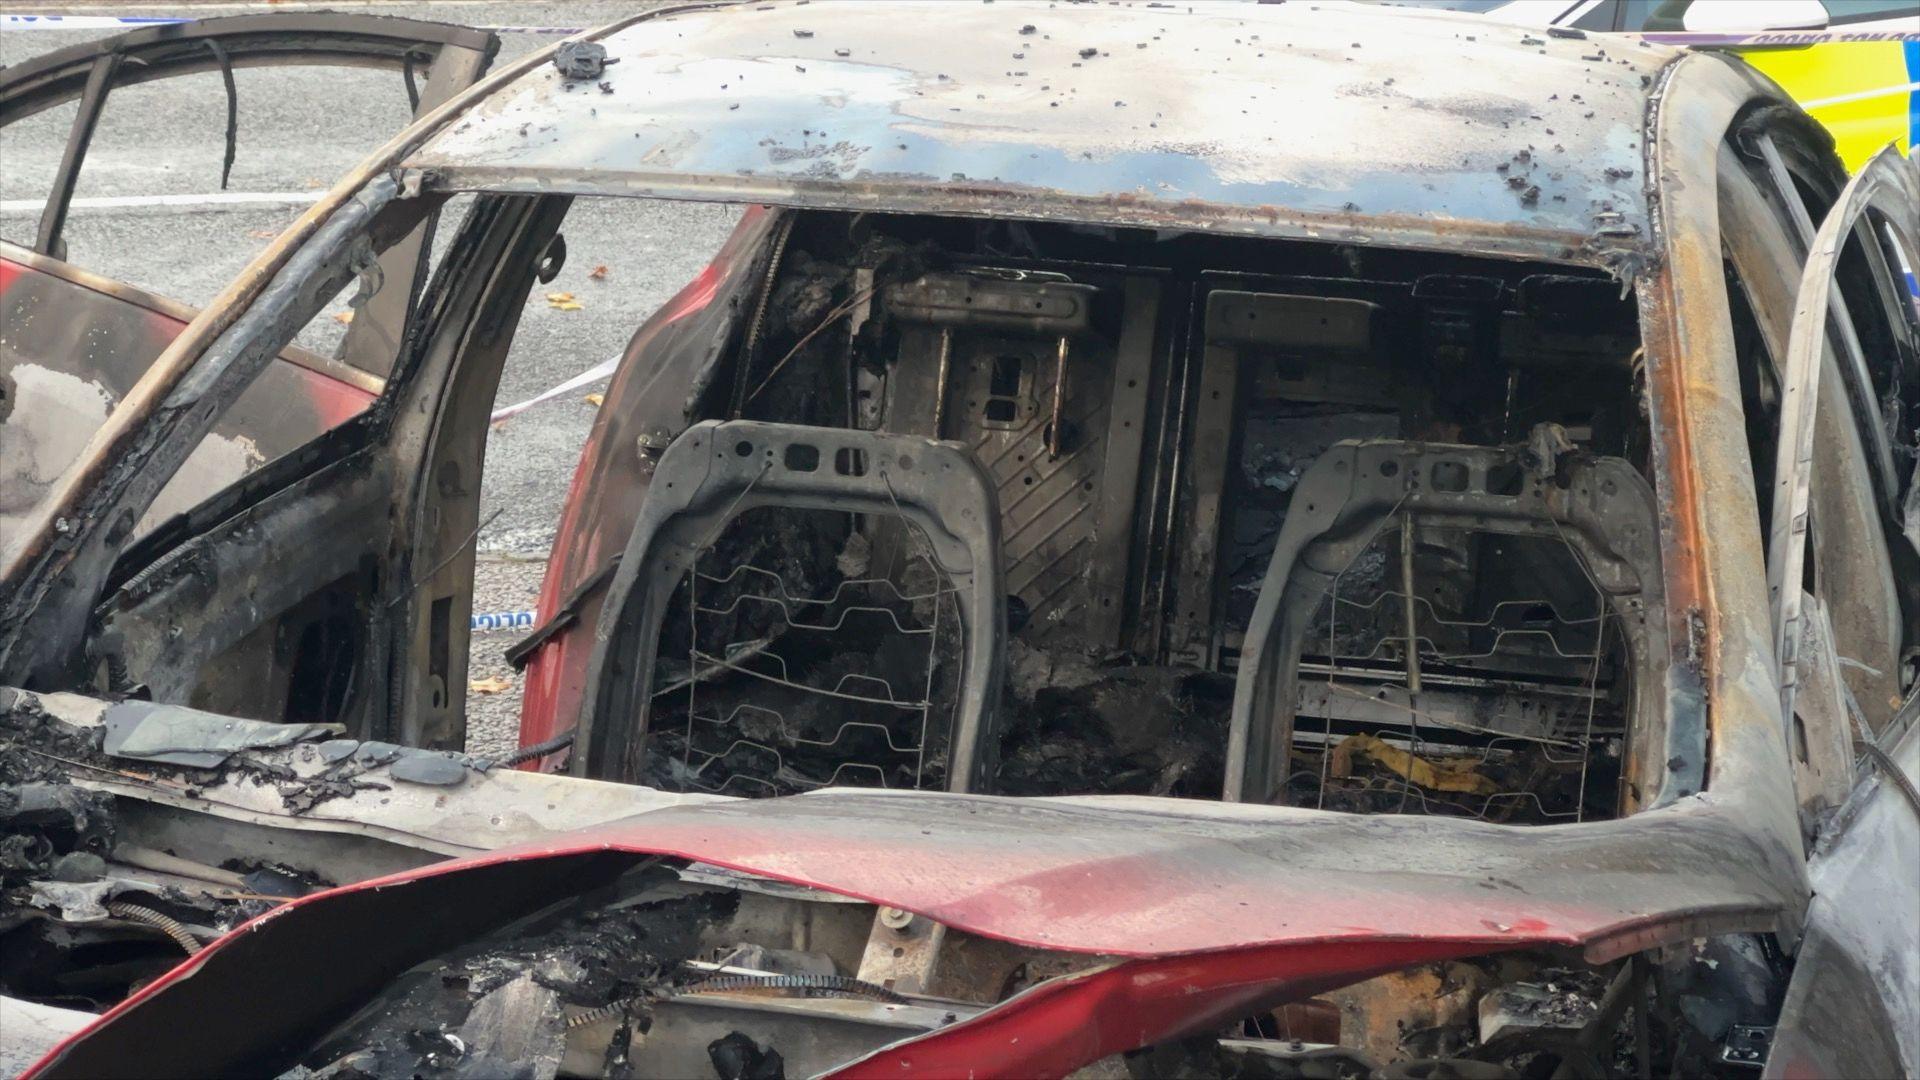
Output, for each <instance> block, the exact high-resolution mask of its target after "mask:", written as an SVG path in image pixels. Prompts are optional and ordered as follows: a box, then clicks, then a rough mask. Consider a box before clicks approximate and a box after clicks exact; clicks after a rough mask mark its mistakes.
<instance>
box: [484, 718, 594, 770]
mask: <svg viewBox="0 0 1920 1080" xmlns="http://www.w3.org/2000/svg"><path fill="white" fill-rule="evenodd" d="M578 733H579V729H577V728H576V729H574V730H573V731H566V732H562V733H560V734H558V735H555V736H554V737H553V738H551V739H547V740H545V741H544V742H537V743H534V744H533V745H532V746H523V747H521V748H520V749H518V750H515V751H514V752H513V753H511V754H508V755H507V756H506V757H503V758H501V759H500V760H499V761H497V762H495V763H494V767H495V768H500V769H511V768H513V767H514V766H515V765H524V764H526V763H527V762H529V761H532V760H534V759H535V758H543V757H546V756H547V755H548V754H553V753H558V752H559V751H561V750H565V749H566V748H567V747H569V746H572V745H573V737H574V736H575V735H576V734H578Z"/></svg>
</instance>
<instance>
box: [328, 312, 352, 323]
mask: <svg viewBox="0 0 1920 1080" xmlns="http://www.w3.org/2000/svg"><path fill="white" fill-rule="evenodd" d="M333 321H334V322H337V323H339V324H340V325H341V326H346V325H347V324H349V323H351V322H353V312H351V311H336V312H334V313H333Z"/></svg>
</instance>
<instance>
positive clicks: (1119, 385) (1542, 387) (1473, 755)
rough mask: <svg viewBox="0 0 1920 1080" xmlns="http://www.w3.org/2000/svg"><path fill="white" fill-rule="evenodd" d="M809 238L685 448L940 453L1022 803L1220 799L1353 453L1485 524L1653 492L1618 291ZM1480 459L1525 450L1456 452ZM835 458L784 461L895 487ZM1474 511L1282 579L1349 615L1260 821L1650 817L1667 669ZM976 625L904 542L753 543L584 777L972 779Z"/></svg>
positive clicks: (1449, 264) (675, 622)
mask: <svg viewBox="0 0 1920 1080" xmlns="http://www.w3.org/2000/svg"><path fill="white" fill-rule="evenodd" d="M789 220H790V224H789V225H787V226H786V227H787V229H788V232H787V233H786V235H785V236H784V238H783V239H782V240H781V241H780V242H779V244H778V246H777V247H776V251H777V254H776V256H775V263H774V265H773V267H772V268H771V270H770V272H769V276H768V285H767V288H766V289H765V291H764V294H763V296H762V297H760V298H759V299H758V301H757V303H758V305H759V308H758V310H757V311H756V312H755V313H754V318H753V320H752V321H751V322H750V323H749V324H748V327H747V329H746V332H745V334H744V339H743V340H742V341H741V342H739V343H738V347H737V348H736V350H735V352H734V355H733V357H732V361H731V364H730V369H729V370H725V371H723V373H722V376H721V378H719V379H717V380H715V382H714V384H713V385H712V387H711V388H710V389H709V391H708V392H707V393H706V395H705V397H704V398H703V399H702V400H700V401H699V402H698V403H697V406H698V409H697V411H698V417H697V418H715V419H745V420H759V421H774V422H780V423H786V424H799V425H809V426H813V427H819V428H839V429H848V428H852V429H858V430H863V431H878V432H890V433H898V434H902V435H918V436H925V437H933V438H939V439H944V440H952V441H957V442H959V443H962V444H964V445H965V446H966V447H968V448H969V450H970V451H971V452H972V454H973V455H974V456H975V457H976V458H977V460H978V462H979V463H980V465H981V466H982V467H984V469H985V470H986V471H987V473H988V474H989V475H990V476H991V479H992V483H993V486H994V487H995V488H996V489H997V498H998V508H997V512H998V516H999V522H998V525H999V535H1000V546H1001V551H1002V555H1003V560H1002V561H1003V567H1004V570H1003V572H1004V583H1005V588H1006V592H1007V594H1008V596H1007V609H1008V612H1007V617H1006V631H1007V636H1006V640H1005V647H1006V656H1007V659H1006V671H1005V678H1004V690H1003V692H1002V694H1001V695H1000V700H999V711H998V716H997V726H989V730H990V731H994V732H996V733H995V734H994V735H992V736H991V738H992V739H993V742H994V743H995V745H994V746H991V747H988V748H986V749H987V752H988V753H990V754H992V755H993V756H994V757H995V758H997V765H996V766H995V767H994V768H993V770H992V772H991V790H992V791H994V792H996V793H1000V794H1016V795H1040V794H1078V793H1141V794H1155V795H1177V796H1187V797H1194V798H1219V797H1221V794H1222V790H1223V772H1224V769H1225V768H1226V753H1227V746H1228V742H1229V737H1228V729H1229V723H1230V719H1229V718H1230V714H1231V712H1232V709H1233V703H1234V697H1235V682H1236V675H1237V673H1238V669H1239V666H1240V656H1241V652H1242V647H1243V644H1244V643H1245V642H1246V641H1247V640H1248V637H1249V632H1250V630H1251V629H1254V626H1253V624H1254V623H1255V622H1256V620H1257V619H1259V618H1261V615H1260V613H1259V612H1258V611H1257V610H1256V609H1257V607H1258V598H1259V596H1260V593H1261V590H1262V587H1263V581H1264V580H1265V579H1266V578H1267V577H1268V576H1269V573H1270V563H1272V562H1273V560H1274V553H1275V548H1276V541H1277V539H1278V538H1279V536H1280V535H1281V533H1282V531H1283V525H1284V524H1285V523H1286V521H1287V520H1288V517H1289V514H1290V512H1291V511H1293V510H1294V509H1295V505H1296V503H1297V502H1298V501H1299V496H1298V493H1299V491H1300V490H1301V488H1302V483H1303V478H1305V477H1307V476H1308V474H1309V472H1310V470H1312V469H1313V467H1314V466H1315V464H1316V462H1319V461H1322V460H1323V458H1324V457H1325V456H1326V455H1327V451H1328V449H1329V448H1330V447H1333V446H1334V445H1335V444H1338V443H1342V442H1343V441H1349V440H1361V441H1374V442H1378V441H1381V440H1386V441H1389V442H1390V443H1391V444H1394V449H1393V453H1394V454H1395V455H1397V456H1396V457H1395V460H1394V461H1387V462H1383V463H1382V464H1381V465H1380V466H1379V472H1380V473H1381V474H1382V475H1383V476H1385V477H1388V478H1392V476H1393V470H1394V469H1397V468H1399V467H1400V465H1399V464H1398V463H1399V462H1405V463H1406V467H1407V468H1408V469H1409V474H1408V475H1406V476H1404V477H1403V478H1399V479H1395V480H1394V481H1393V482H1394V483H1404V484H1405V486H1406V488H1407V490H1409V491H1419V490H1421V489H1423V488H1425V489H1427V490H1430V491H1432V492H1435V493H1451V492H1458V493H1460V494H1461V496H1462V498H1463V499H1469V500H1471V499H1472V498H1480V499H1483V500H1484V499H1488V498H1499V497H1503V496H1509V495H1516V494H1518V493H1520V492H1521V491H1522V490H1523V489H1528V488H1531V489H1533V490H1535V491H1538V490H1539V489H1540V488H1541V487H1542V486H1543V485H1556V484H1557V485H1559V486H1560V487H1562V488H1565V487H1567V486H1569V484H1572V483H1575V482H1576V481H1577V477H1576V476H1575V474H1576V473H1577V472H1578V469H1577V467H1576V466H1577V464H1578V463H1580V462H1593V461H1596V460H1602V461H1604V460H1611V461H1612V462H1613V463H1614V464H1616V465H1618V464H1620V463H1622V462H1624V463H1625V464H1627V465H1630V466H1631V470H1632V472H1633V473H1635V474H1636V476H1635V479H1637V477H1638V476H1639V475H1644V473H1645V471H1646V455H1647V440H1646V435H1645V427H1644V420H1643V416H1642V413H1641V410H1640V400H1641V398H1640V389H1641V388H1640V386H1639V378H1640V373H1639V371H1638V370H1637V368H1636V358H1637V344H1638V332H1637V326H1636V322H1635V309H1634V306H1633V304H1632V303H1631V301H1629V300H1628V299H1626V298H1624V297H1623V296H1622V293H1621V290H1620V288H1619V286H1618V284H1617V283H1616V282H1614V281H1612V280H1610V279H1608V278H1606V277H1605V276H1603V275H1600V274H1596V273H1586V272H1581V271H1577V270H1571V269H1568V268H1564V267H1555V266H1544V265H1529V264H1524V263H1515V262H1498V261H1491V260H1477V259H1469V258H1461V257H1453V256H1444V255H1433V254H1419V253H1410V252H1405V251H1389V250H1381V249H1374V248H1364V247H1336V246H1330V245H1323V244H1306V243H1298V244H1283V243H1276V242H1271V241H1248V240H1240V239H1236V238H1228V237H1216V236H1207V235H1201V234H1195V233H1177V234H1156V233H1153V232H1149V231H1137V230H1136V231H1128V230H1114V229H1090V228H1078V227H1065V226H1052V225H1044V224H1022V223H1016V222H1004V221H992V222H977V221H963V220H950V219H927V218H901V217H880V216H871V215H859V216H848V215H842V214H810V213H802V214H796V215H793V216H792V217H791V218H790V219H789ZM742 445H743V446H744V445H745V444H744V443H743V444H742ZM1463 447H1505V448H1510V450H1511V452H1510V453H1509V454H1507V455H1506V456H1500V455H1495V456H1494V457H1493V458H1491V459H1488V460H1491V461H1492V464H1491V465H1488V466H1486V467H1485V468H1484V469H1483V468H1481V467H1479V466H1470V465H1469V463H1467V462H1465V461H1464V460H1462V461H1452V460H1448V454H1447V453H1446V451H1450V450H1459V449H1461V448H1463ZM742 452H743V453H744V452H746V451H745V450H743V451H742ZM807 452H808V453H809V454H811V453H812V451H811V450H808V451H807ZM835 458H836V459H835V460H832V461H800V462H795V461H793V460H787V461H785V462H784V463H783V464H784V465H785V466H786V467H788V468H799V469H811V468H818V469H822V470H827V469H831V470H833V471H835V472H837V473H839V474H841V475H849V474H859V473H862V472H864V471H865V470H866V469H868V468H869V467H871V463H868V462H864V461H862V460H859V455H858V454H849V453H847V452H841V453H839V454H837V455H835ZM1329 467H1330V468H1333V467H1336V466H1329ZM1337 467H1340V468H1344V465H1341V466H1337ZM1416 473H1417V475H1415V474H1416ZM1578 482H1584V481H1578ZM1606 483H1607V485H1608V486H1609V488H1611V487H1612V485H1613V481H1611V480H1609V481H1606ZM1403 502H1404V499H1403ZM1457 509H1460V510H1461V511H1462V512H1461V513H1457V514H1455V515H1453V516H1452V517H1449V518H1447V519H1445V520H1427V519H1426V518H1424V517H1423V516H1421V515H1418V514H1416V513H1414V512H1413V510H1412V509H1411V507H1410V506H1407V507H1400V506H1397V505H1396V506H1390V507H1387V508H1386V512H1385V513H1384V514H1383V515H1379V516H1380V517H1381V518H1382V520H1380V521H1376V522H1374V523H1373V525H1372V528H1373V529H1374V531H1373V532H1372V533H1371V534H1370V535H1368V536H1365V537H1363V538H1362V539H1361V540H1360V542H1359V543H1360V547H1359V551H1358V554H1357V555H1354V556H1352V557H1351V558H1350V559H1348V560H1347V561H1345V562H1343V563H1342V564H1341V565H1337V566H1311V565H1308V564H1311V563H1312V562H1313V557H1312V550H1309V552H1308V553H1307V557H1306V558H1304V560H1303V561H1302V563H1301V565H1300V566H1298V567H1296V568H1295V570H1296V571H1298V572H1299V573H1310V574H1319V575H1320V576H1321V577H1323V578H1328V579H1330V584H1329V585H1328V587H1327V588H1326V589H1325V595H1324V597H1322V598H1321V599H1320V600H1319V601H1318V602H1317V604H1316V605H1315V606H1314V608H1313V614H1312V616H1311V620H1310V622H1309V623H1308V624H1307V625H1306V626H1304V627H1297V628H1295V631H1296V632H1295V633H1294V634H1293V635H1292V637H1293V638H1296V639H1297V640H1298V642H1299V644H1298V655H1297V657H1295V658H1293V659H1292V660H1291V661H1290V664H1289V671H1290V672H1292V674H1291V677H1290V678H1289V679H1288V680H1287V682H1288V686H1289V688H1290V692H1289V697H1290V700H1289V701H1287V702H1285V703H1283V704H1282V706H1281V707H1280V709H1279V710H1278V711H1281V712H1290V714H1291V716H1290V723H1283V724H1282V727H1284V728H1286V729H1287V730H1288V731H1289V733H1290V734H1289V737H1288V738H1286V739H1285V740H1284V741H1285V742H1286V744H1287V745H1286V747H1285V749H1284V750H1283V751H1282V752H1281V753H1283V755H1284V760H1285V766H1284V776H1283V777H1276V779H1275V781H1274V783H1273V785H1272V787H1271V789H1270V790H1269V792H1268V794H1266V795H1265V796H1264V797H1265V798H1268V799H1269V800H1270V801H1281V802H1289V803H1292V804H1295V805H1306V806H1322V807H1326V808H1329V809H1339V810H1347V811H1355V812H1409V813H1434V814H1450V815H1466V816H1473V817H1479V818H1485V819H1488V820H1496V821H1505V822H1513V823H1545V822H1552V821H1563V820H1564V821H1571V820H1576V819H1581V818H1588V819H1591V818H1595V817H1608V816H1614V815H1616V814H1618V813H1621V812H1623V811H1624V810H1630V809H1631V806H1632V805H1633V804H1634V802H1635V800H1636V798H1637V796H1636V795H1635V794H1634V793H1633V792H1631V791H1630V790H1628V787H1629V785H1627V783H1626V782H1625V781H1624V780H1623V762H1625V761H1626V760H1627V759H1628V753H1629V749H1630V748H1629V747H1628V745H1626V744H1627V743H1628V742H1629V741H1630V736H1631V735H1632V733H1633V723H1632V717H1633V716H1634V709H1635V706H1634V695H1633V688H1634V684H1635V677H1634V676H1635V672H1634V670H1633V661H1632V660H1631V659H1630V658H1631V657H1633V656H1635V655H1644V650H1636V649H1635V648H1633V647H1632V645H1633V643H1632V642H1631V641H1630V640H1629V635H1628V634H1626V633H1624V632H1623V631H1622V630H1621V628H1620V627H1619V625H1617V624H1618V622H1619V619H1618V618H1617V617H1618V616H1619V615H1620V614H1621V612H1620V611H1619V610H1617V603H1616V600H1617V597H1613V596H1612V595H1611V591H1610V590H1609V589H1608V588H1603V587H1602V585H1601V584H1600V583H1599V582H1597V581H1596V577H1595V574H1594V573H1593V572H1592V568H1591V567H1590V566H1589V565H1588V563H1589V562H1590V561H1591V559H1592V557H1593V556H1592V554H1591V552H1583V551H1582V549H1580V548H1579V546H1578V545H1576V544H1574V543H1573V542H1571V540H1570V538H1569V536H1568V535H1567V533H1566V531H1563V530H1562V529H1561V528H1560V527H1559V525H1558V524H1556V523H1555V522H1552V521H1536V522H1533V523H1532V526H1534V527H1530V528H1527V529H1519V530H1515V529H1507V530H1502V529H1498V528H1489V529H1481V528H1478V527H1476V525H1477V524H1478V523H1485V522H1486V521H1487V520H1488V519H1487V517H1486V516H1485V515H1477V516H1476V514H1474V513H1473V512H1472V510H1473V507H1472V506H1471V505H1467V504H1465V503H1463V504H1462V506H1461V507H1459V508H1457ZM1625 528H1626V530H1627V532H1628V533H1629V534H1630V535H1635V534H1638V530H1644V536H1646V537H1651V536H1652V534H1653V532H1654V529H1655V523H1654V522H1653V521H1651V520H1649V521H1644V522H1632V523H1630V524H1628V525H1627V526H1625ZM1314 550H1317V549H1314ZM1296 576H1297V575H1296ZM1285 577H1286V575H1284V574H1283V575H1280V578H1277V579H1276V581H1280V580H1281V579H1283V578H1285ZM1409 598H1411V599H1409ZM952 599H953V589H952V585H951V583H950V582H948V581H946V580H945V579H944V577H943V575H942V573H941V571H940V570H939V569H938V567H937V565H936V561H935V560H933V559H930V558H929V557H928V551H927V545H926V542H925V538H924V537H923V536H921V535H920V534H919V533H918V532H917V531H916V530H915V529H913V528H912V527H909V526H907V525H905V524H904V523H903V522H901V521H900V520H898V519H897V518H893V517H891V516H888V515H872V514H856V513H835V512H831V511H823V510H792V509H786V508H780V507H769V508H762V509H757V510H754V511H751V512H749V513H746V514H742V515H739V516H737V517H736V518H735V519H734V520H733V521H732V522H731V523H729V524H728V525H727V526H726V528H725V529H724V530H723V531H719V532H718V533H717V534H716V535H715V536H714V538H713V541H712V543H710V544H709V545H707V546H706V548H705V549H704V551H702V553H701V555H700V560H699V564H698V568H697V570H696V572H695V573H693V574H692V575H690V576H689V577H688V578H686V579H684V580H683V582H682V585H681V587H680V590H679V592H678V593H677V594H676V596H675V599H674V601H673V603H672V606H671V608H670V610H669V613H668V615H667V617H666V619H665V620H664V623H663V626H662V631H661V635H660V639H659V646H658V663H657V665H656V666H655V669H654V679H653V686H652V694H653V697H652V702H651V705H650V707H649V709H648V710H647V712H648V716H647V719H646V721H645V722H646V724H647V729H648V730H647V737H646V739H644V740H634V741H633V742H632V743H630V744H629V745H630V746H632V747H634V748H635V749H634V750H632V751H631V752H629V753H627V754H625V755H623V757H622V759H621V760H620V761H618V762H617V763H614V764H611V765H609V764H596V765H594V766H592V771H594V772H596V773H598V774H601V775H608V776H612V777H615V778H620V779H629V780H644V781H645V782H647V783H650V784H655V785H658V786H663V787H667V788H670V789H674V790H704V791H714V792H724V793H727V794H735V795H747V796H761V795H771V794H784V793H791V792H796V791H804V790H809V789H812V788H816V787H820V786H823V785H828V784H863V785H880V786H887V787H916V786H917V787H943V786H947V784H948V776H947V771H948V768H947V762H948V757H949V751H950V749H951V746H950V742H951V738H952V732H953V731H955V730H957V729H956V727H955V722H956V711H957V710H958V709H959V707H960V706H959V700H958V699H959V687H960V685H961V684H962V682H963V681H964V674H965V673H964V671H963V669H964V667H965V665H966V663H967V659H966V658H965V657H964V656H963V655H962V654H963V649H962V646H961V641H962V634H961V626H960V623H961V612H960V608H959V606H958V605H957V604H956V603H954V602H951V601H952ZM1294 665H1297V668H1296V667H1295V666H1294ZM642 748H643V749H642ZM1247 797H1262V796H1257V795H1250V796H1247ZM1623 797H1624V798H1625V799H1626V800H1627V802H1626V803H1625V804H1624V805H1623V802H1622V799H1623Z"/></svg>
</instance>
